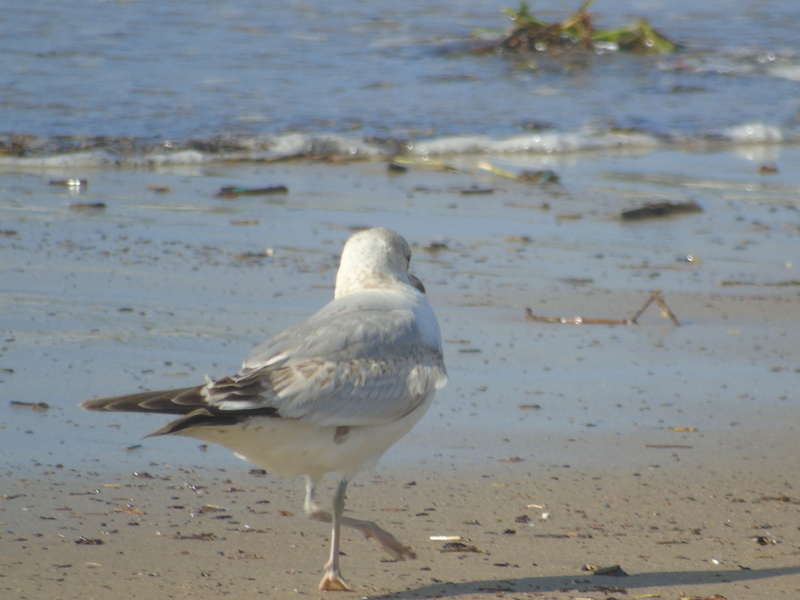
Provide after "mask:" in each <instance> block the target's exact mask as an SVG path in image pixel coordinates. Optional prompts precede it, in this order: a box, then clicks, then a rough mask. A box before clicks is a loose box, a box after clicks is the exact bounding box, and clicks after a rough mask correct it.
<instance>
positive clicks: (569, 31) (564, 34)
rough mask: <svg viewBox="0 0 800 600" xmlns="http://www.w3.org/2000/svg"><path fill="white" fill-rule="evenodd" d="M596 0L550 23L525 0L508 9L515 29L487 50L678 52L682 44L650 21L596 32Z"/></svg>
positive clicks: (644, 20)
mask: <svg viewBox="0 0 800 600" xmlns="http://www.w3.org/2000/svg"><path fill="white" fill-rule="evenodd" d="M593 2H594V0H584V2H583V3H582V4H581V5H580V7H579V8H578V9H577V10H576V11H575V12H573V13H572V14H570V15H569V16H568V17H567V18H566V19H564V20H563V21H560V22H556V23H548V22H547V21H544V20H542V19H539V18H537V17H535V16H534V15H532V14H531V11H530V8H529V6H528V3H527V2H525V0H521V1H520V4H519V7H518V8H516V9H510V8H506V9H503V12H504V13H505V14H507V15H508V16H509V18H510V19H511V21H512V22H513V26H512V28H511V30H510V31H509V32H507V33H506V34H505V35H504V36H503V37H502V38H501V39H500V40H499V41H498V42H496V43H494V44H492V45H491V46H490V47H488V48H484V49H483V50H487V51H488V50H502V51H506V52H512V53H525V52H557V51H558V50H561V49H569V48H578V49H584V50H596V49H598V48H600V47H601V46H602V47H603V48H606V49H608V47H609V45H610V46H611V47H612V48H613V49H618V50H620V51H624V52H635V53H639V54H649V53H664V52H675V51H676V50H677V49H678V44H676V43H675V42H673V41H672V40H670V39H669V38H668V37H667V36H665V35H664V34H663V33H661V32H659V31H658V30H657V29H655V28H654V27H653V26H652V25H650V23H649V22H648V21H647V20H646V19H640V20H639V22H638V23H636V24H635V25H629V26H625V27H621V28H617V29H596V28H595V27H594V17H593V15H592V13H590V12H589V7H590V6H591V5H592V3H593Z"/></svg>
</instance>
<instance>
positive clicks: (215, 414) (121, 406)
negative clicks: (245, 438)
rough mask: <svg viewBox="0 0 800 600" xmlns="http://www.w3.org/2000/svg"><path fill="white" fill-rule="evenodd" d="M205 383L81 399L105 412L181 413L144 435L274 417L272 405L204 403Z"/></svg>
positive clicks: (87, 407) (274, 409) (230, 424)
mask: <svg viewBox="0 0 800 600" xmlns="http://www.w3.org/2000/svg"><path fill="white" fill-rule="evenodd" d="M205 387H206V386H205V385H199V386H195V387H188V388H180V389H177V390H161V391H158V392H140V393H138V394H127V395H125V396H112V397H110V398H98V399H96V400H87V401H86V402H81V404H80V405H81V407H82V408H85V409H87V410H97V411H107V412H138V413H159V414H167V415H181V417H180V418H178V419H175V420H174V421H171V422H169V423H167V424H166V425H165V426H164V427H162V428H161V429H159V430H158V431H154V432H153V433H151V434H149V435H147V436H145V437H154V436H157V435H169V434H171V433H180V432H186V431H187V430H189V429H196V428H200V427H206V426H217V427H220V426H232V425H236V424H238V423H240V422H241V421H242V420H244V419H247V418H249V417H256V416H260V417H278V416H279V415H278V410H277V409H276V408H274V407H272V406H262V407H257V408H251V409H249V410H223V409H220V408H218V407H216V406H214V405H211V404H209V403H208V400H207V399H206V395H205V394H204V393H203V389H204V388H205ZM184 435H186V434H185V433H184Z"/></svg>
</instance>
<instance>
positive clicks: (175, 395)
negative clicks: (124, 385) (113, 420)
mask: <svg viewBox="0 0 800 600" xmlns="http://www.w3.org/2000/svg"><path fill="white" fill-rule="evenodd" d="M203 387H205V386H202V385H201V386H195V387H189V388H181V389H177V390H162V391H158V392H140V393H138V394H126V395H124V396H111V397H109V398H97V399H95V400H86V401H84V402H81V403H80V405H79V406H80V407H81V408H84V409H86V410H95V411H106V412H139V413H165V414H171V415H185V414H187V413H190V412H192V411H193V410H195V409H197V408H199V407H201V406H204V405H205V404H206V401H205V397H204V396H203V395H202V393H201V390H202V389H203Z"/></svg>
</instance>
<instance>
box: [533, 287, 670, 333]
mask: <svg viewBox="0 0 800 600" xmlns="http://www.w3.org/2000/svg"><path fill="white" fill-rule="evenodd" d="M653 302H655V303H656V305H657V306H658V307H659V308H660V309H661V315H662V316H663V317H664V318H665V319H670V320H671V321H672V322H673V323H674V325H675V327H680V325H681V324H680V321H678V318H677V317H676V316H675V313H673V312H672V309H670V307H669V306H667V303H666V302H665V301H664V299H663V298H662V297H661V290H655V291H653V292H650V297H649V298H648V299H647V301H646V302H645V303H644V305H643V306H642V308H640V309H639V310H638V311H637V313H636V314H635V315H634V316H633V317H632V318H630V319H595V318H591V317H541V316H538V315H534V314H533V311H532V310H531V309H530V308H526V309H525V319H526V320H527V321H535V322H537V323H560V324H562V325H638V323H637V321H638V319H639V317H640V316H641V315H642V313H643V312H644V311H645V310H647V307H648V306H650V305H651V304H652V303H653Z"/></svg>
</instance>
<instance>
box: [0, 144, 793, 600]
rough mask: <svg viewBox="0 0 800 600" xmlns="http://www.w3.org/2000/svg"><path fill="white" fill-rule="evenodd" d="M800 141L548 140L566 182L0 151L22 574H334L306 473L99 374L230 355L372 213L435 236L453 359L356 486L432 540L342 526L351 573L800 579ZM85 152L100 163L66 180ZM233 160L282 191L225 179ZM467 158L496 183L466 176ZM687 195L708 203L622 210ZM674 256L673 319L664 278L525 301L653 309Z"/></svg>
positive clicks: (140, 586) (734, 584)
mask: <svg viewBox="0 0 800 600" xmlns="http://www.w3.org/2000/svg"><path fill="white" fill-rule="evenodd" d="M668 154H669V153H668ZM798 155H799V154H798V152H797V151H796V150H794V149H791V148H790V149H784V150H783V154H782V155H781V160H776V161H775V162H777V164H778V165H779V167H780V173H781V174H782V175H780V176H779V177H778V178H776V179H772V180H770V182H768V183H765V182H764V180H763V179H760V177H761V176H759V175H758V174H757V169H755V168H754V169H753V170H752V174H751V175H742V174H741V173H742V171H741V169H742V163H743V159H741V158H737V157H731V156H721V155H714V154H709V155H705V154H696V155H693V154H688V153H687V154H681V153H674V154H669V155H661V156H651V157H648V156H639V157H636V156H625V155H619V156H616V157H615V156H605V157H584V158H582V159H567V158H564V159H562V160H563V162H561V163H557V164H552V163H547V164H544V163H543V164H533V165H528V164H525V165H522V166H524V167H526V168H531V167H533V168H535V167H541V166H544V167H548V168H555V169H556V170H557V171H558V172H559V174H560V175H561V176H562V179H563V182H564V183H563V185H562V186H560V187H558V188H556V189H552V188H550V189H547V188H542V187H539V186H533V187H531V186H523V185H521V184H519V183H517V182H511V181H506V180H496V179H493V178H492V177H490V176H473V175H470V174H468V173H444V172H439V171H427V170H424V169H412V171H411V173H409V174H407V175H403V176H400V177H399V178H398V177H389V176H387V175H386V174H385V171H384V166H383V165H372V164H356V165H347V166H328V165H309V164H282V165H244V166H241V165H238V166H237V165H233V166H217V167H204V168H193V169H183V170H182V169H174V170H172V171H170V170H163V171H154V172H149V173H137V172H124V171H98V172H92V171H90V172H86V173H80V172H78V173H75V172H69V173H66V172H65V173H51V172H45V173H9V174H6V176H5V179H4V181H5V185H6V190H5V191H6V200H5V201H4V204H3V205H2V207H1V208H2V211H3V216H4V224H3V230H4V233H3V237H2V239H1V240H0V241H2V245H1V246H0V251H1V252H2V257H3V265H4V267H3V270H2V281H3V284H2V294H3V306H4V309H3V311H2V312H1V313H0V329H2V330H3V332H4V342H3V346H2V350H1V351H0V359H1V360H0V368H2V371H0V380H1V383H2V389H3V403H4V406H3V415H4V416H3V420H2V423H0V427H1V428H2V429H0V439H1V440H2V447H0V450H2V464H1V465H0V468H1V469H2V471H0V472H1V473H2V476H1V477H2V478H1V479H0V485H2V489H0V522H2V528H0V530H1V531H2V534H0V597H2V598H4V599H5V598H14V599H16V598H20V599H22V598H25V599H37V600H38V599H44V598H48V599H49V598H64V599H69V598H80V599H82V600H88V599H91V598H102V599H104V600H112V599H117V598H119V599H128V598H184V597H192V598H211V597H214V598H218V597H223V596H234V597H237V598H255V597H265V598H290V597H295V596H305V597H322V596H329V595H330V594H323V593H320V592H317V591H316V585H317V583H318V581H319V578H320V576H321V569H322V565H323V564H324V562H325V560H326V558H327V557H326V552H327V546H328V535H329V531H328V528H327V526H326V525H324V524H320V523H313V522H309V521H308V520H307V519H306V518H305V517H304V516H303V514H302V492H303V489H302V488H303V486H302V482H301V481H282V480H276V479H273V478H272V477H271V476H269V475H267V476H263V475H259V474H255V473H249V474H248V470H249V469H250V466H248V465H247V464H246V463H242V462H239V461H237V460H236V459H235V458H233V457H231V456H230V455H229V454H227V453H226V452H224V451H222V450H218V449H213V448H209V449H207V450H202V449H198V446H197V444H194V443H192V442H191V441H187V440H184V439H176V440H161V439H159V440H147V441H146V442H144V443H142V445H141V446H138V444H139V442H138V439H139V438H140V437H141V436H142V435H144V434H146V433H148V432H150V431H152V430H154V429H156V428H158V427H159V426H160V425H161V424H163V423H162V421H160V420H159V419H157V418H143V417H137V416H132V415H125V416H118V415H115V416H109V415H92V414H89V413H83V412H81V411H79V410H78V409H77V408H76V404H77V402H79V401H80V400H83V399H86V398H90V397H94V396H98V395H108V394H113V393H124V392H131V391H135V390H136V389H138V388H140V387H141V388H150V389H155V388H160V387H179V386H182V385H189V384H190V383H194V382H197V381H201V380H202V376H203V374H204V373H206V372H208V373H210V374H212V375H223V374H225V373H227V372H228V371H229V370H232V369H235V368H237V366H238V363H239V362H240V361H241V359H243V358H244V356H245V355H246V354H247V352H249V350H250V348H252V346H253V345H255V344H256V343H258V342H259V341H261V340H262V339H263V338H265V337H266V336H267V335H269V334H270V333H275V332H276V331H278V330H280V329H281V328H283V327H285V326H286V325H288V324H289V323H291V322H293V321H296V320H297V319H299V318H302V317H303V316H305V315H307V314H309V313H310V312H312V311H313V310H314V309H316V308H318V307H319V306H321V305H322V304H323V303H324V302H326V301H327V299H328V298H329V296H330V293H331V286H332V278H333V272H334V269H335V266H336V255H337V253H338V251H339V249H340V247H341V243H342V242H343V240H344V239H345V238H346V237H347V234H348V227H349V226H352V225H365V224H370V225H387V226H391V227H394V228H396V229H397V230H398V231H400V232H401V233H403V234H404V235H405V236H406V237H407V238H409V240H410V241H412V243H413V244H414V245H415V246H416V247H415V259H414V261H415V262H414V264H415V265H416V269H415V272H417V274H419V275H421V276H422V278H423V280H424V281H425V283H426V284H427V287H428V289H429V292H430V295H431V300H432V303H433V305H434V307H435V309H436V311H437V314H438V315H439V318H440V321H441V323H442V330H443V336H444V338H445V339H446V340H447V341H446V348H445V350H446V353H447V362H448V368H449V371H450V375H451V384H450V385H449V386H448V387H447V388H445V389H444V390H443V391H442V392H441V393H440V395H439V396H438V397H437V402H436V404H435V406H434V408H433V409H432V410H431V412H430V414H429V415H427V416H426V418H425V419H424V420H423V421H422V422H421V423H420V424H419V425H418V427H417V428H416V429H415V430H414V431H412V432H411V434H410V435H409V436H408V437H407V438H406V439H404V440H402V441H401V442H400V443H399V444H398V445H397V446H396V447H395V448H393V449H392V450H391V451H390V452H389V453H388V454H387V456H386V457H385V458H384V460H383V461H382V463H381V465H380V466H379V468H378V470H377V471H376V472H375V473H365V474H363V475H362V476H361V477H360V478H359V479H358V480H357V481H356V484H354V485H353V486H352V487H351V489H350V490H349V498H348V504H347V508H348V511H349V513H350V514H352V515H353V516H356V517H361V518H369V519H373V520H376V521H378V522H379V523H380V524H382V525H383V526H385V527H386V528H388V529H390V530H392V531H393V532H394V533H395V534H396V535H397V536H398V537H400V538H401V539H403V540H405V541H406V542H407V543H408V544H409V545H411V546H413V547H414V549H415V550H416V552H417V559H416V560H413V561H406V562H400V563H395V562H385V561H383V560H382V556H381V555H380V553H379V551H378V550H377V549H376V548H374V547H373V546H372V545H371V544H370V542H368V541H367V540H363V539H359V538H358V537H357V535H356V534H354V533H352V532H348V533H347V534H346V538H345V542H344V546H343V552H344V553H345V554H346V556H344V557H343V559H342V567H343V569H344V574H345V576H346V577H347V578H348V580H349V581H350V583H351V584H352V585H354V586H355V587H356V589H357V591H356V593H355V594H352V595H347V594H345V596H346V597H352V596H355V597H370V598H380V597H386V598H437V597H444V598H459V599H468V598H503V597H505V598H537V599H538V598H557V599H559V600H561V599H564V600H566V599H577V598H592V599H595V600H600V599H606V600H607V599H609V598H664V599H668V600H677V599H679V598H683V597H711V598H714V597H725V598H728V599H729V600H733V599H743V598H748V599H750V598H753V599H762V598H763V599H772V598H787V599H794V598H797V597H800V490H798V486H800V478H799V477H798V475H799V474H800V469H799V468H798V467H800V459H798V457H800V435H798V431H797V423H798V397H797V393H796V389H797V382H798V368H800V364H798V342H797V340H798V339H800V298H799V297H798V289H800V288H798V285H797V279H798V277H797V275H796V267H795V265H794V263H793V261H796V260H797V248H798V231H800V219H799V218H798V213H797V208H796V207H797V204H796V202H797V197H798V194H797V190H798V189H800V181H798V175H797V174H798V173H800V160H798ZM488 158H490V159H491V160H493V161H494V162H496V163H497V162H499V163H501V164H502V166H504V167H506V168H515V167H519V166H520V165H519V164H517V163H520V162H521V161H522V159H514V160H511V159H509V160H507V161H506V163H503V161H502V159H498V158H497V157H488ZM459 160H461V161H466V160H468V159H466V158H463V157H462V158H460V159H459ZM469 160H470V161H471V160H473V159H472V158H469ZM475 160H477V159H475ZM529 160H531V161H534V160H539V159H529ZM542 160H544V159H542ZM515 161H516V163H515ZM744 164H751V163H747V162H746V161H745V162H744ZM751 166H752V164H751ZM712 167H713V168H712ZM721 167H725V168H721ZM736 169H738V171H737V170H736ZM664 172H669V173H670V177H671V179H670V177H667V176H665V175H664ZM675 173H682V174H681V175H680V176H679V175H676V174H675ZM729 173H736V174H734V175H728V174H729ZM62 176H70V177H87V178H89V179H90V181H91V185H90V192H89V193H88V195H85V196H84V197H81V198H78V199H77V200H76V199H74V198H71V197H69V196H68V195H67V193H66V192H62V191H59V190H56V189H54V188H53V187H52V186H48V184H47V180H48V179H57V178H59V177H62ZM234 183H235V184H243V185H252V186H253V187H256V186H264V185H267V184H286V185H288V186H289V189H290V190H291V191H290V194H289V195H288V196H287V197H285V198H280V199H247V200H237V201H234V202H231V201H222V200H218V199H215V198H214V197H213V194H214V192H215V191H216V190H217V189H218V188H219V187H222V186H223V185H230V184H234ZM476 183H477V184H479V185H481V186H487V185H491V186H492V187H494V188H495V191H494V193H493V194H491V195H463V194H461V193H460V190H462V189H465V188H469V187H470V186H472V185H474V184H476ZM147 185H167V186H168V187H169V188H170V189H171V190H172V193H171V194H166V195H163V194H157V193H155V192H152V191H148V189H147V187H146V186H147ZM686 189H692V190H695V191H694V192H692V193H691V194H687V193H686V192H685V191H684V190H686ZM696 190H702V191H696ZM687 195H690V196H691V197H692V198H695V199H697V201H698V202H699V203H700V204H701V205H703V206H704V208H705V211H704V212H703V213H701V214H698V215H685V216H682V217H678V218H675V219H668V220H665V221H663V220H662V221H652V222H644V223H641V224H621V223H620V222H619V221H618V220H616V219H615V218H614V215H615V214H617V213H618V212H619V210H622V209H624V208H630V207H631V206H635V205H637V204H641V203H642V202H643V201H646V200H649V199H663V198H665V197H666V198H668V199H670V200H684V199H686V198H687ZM77 201H80V202H83V203H88V202H95V201H103V202H105V203H106V204H107V208H106V209H105V210H99V211H95V212H92V211H91V210H89V212H86V211H85V210H81V209H75V208H73V209H72V210H71V209H70V208H69V205H70V204H71V203H74V202H77ZM434 242H435V243H439V244H443V245H436V244H434ZM265 247H269V248H270V250H269V251H268V252H264V248H265ZM689 255H691V256H692V257H693V260H692V261H687V260H686V259H687V257H688V256H689ZM656 288H660V289H661V290H662V294H663V297H664V298H665V300H666V301H667V302H668V304H669V306H670V308H672V310H673V311H674V312H675V314H676V315H677V316H678V318H679V319H680V321H681V326H680V327H676V326H674V325H673V324H672V323H671V322H669V321H668V320H664V319H662V318H661V316H660V315H659V313H658V311H657V310H655V308H654V307H651V308H650V309H648V311H646V312H645V313H644V314H643V316H642V318H641V319H640V322H639V325H636V326H624V325H617V326H611V325H580V326H575V325H559V324H543V323H532V322H530V321H526V320H525V309H526V308H531V309H532V310H533V311H534V312H535V313H536V314H542V315H548V316H565V317H573V316H575V315H581V316H583V317H590V318H595V317H597V318H599V317H602V318H625V317H630V316H631V315H632V314H633V313H635V312H636V310H637V309H638V308H639V307H640V306H641V305H642V303H643V302H644V300H645V299H646V298H647V297H648V296H649V293H650V292H651V291H652V290H653V289H656ZM20 401H24V402H47V403H48V404H49V405H50V407H51V408H50V410H47V411H42V412H37V411H32V410H30V409H28V408H23V407H19V406H16V405H15V406H10V405H9V402H20ZM128 447H131V448H130V449H128ZM135 472H136V473H138V474H135ZM328 483H329V485H332V482H328ZM330 491H331V490H330V489H328V490H327V492H328V493H330ZM432 536H456V537H459V538H461V539H460V542H461V543H462V544H464V546H460V547H459V546H455V547H454V546H450V547H445V544H446V543H447V542H446V541H442V540H438V539H435V538H433V537H432ZM585 565H593V566H595V567H600V568H605V567H612V566H614V565H619V567H620V568H621V570H622V571H624V573H625V574H626V575H622V574H621V573H620V572H617V575H605V576H604V575H594V574H592V571H591V570H585V569H584V567H585Z"/></svg>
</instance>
